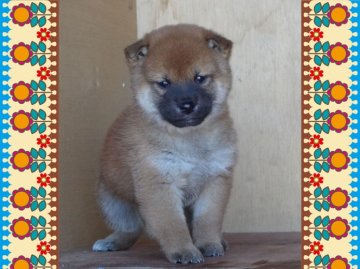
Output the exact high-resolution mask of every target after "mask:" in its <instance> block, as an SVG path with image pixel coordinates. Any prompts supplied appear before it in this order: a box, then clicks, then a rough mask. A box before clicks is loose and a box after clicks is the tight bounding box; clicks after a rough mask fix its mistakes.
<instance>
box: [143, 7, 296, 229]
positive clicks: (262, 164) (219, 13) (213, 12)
mask: <svg viewBox="0 0 360 269" xmlns="http://www.w3.org/2000/svg"><path fill="white" fill-rule="evenodd" d="M180 22H181V23H184V22H185V23H196V24H199V25H201V26H205V27H208V28H211V29H213V30H216V31H218V32H219V33H222V34H224V35H225V36H226V37H228V38H230V39H231V40H233V42H234V51H233V55H232V58H231V65H232V68H233V74H234V87H233V92H232V94H231V97H230V102H229V103H230V107H231V111H232V115H233V117H234V119H235V123H236V128H237V131H238V134H239V152H240V159H239V163H238V165H237V167H236V181H235V186H234V188H233V193H232V196H231V201H230V204H229V207H228V212H227V214H226V219H225V230H226V231H231V232H251V231H296V230H300V1H292V0H291V1H290V0H289V1H282V0H272V1H269V0H252V1H249V0H221V1H215V0H171V1H166V0H137V27H138V37H140V36H142V35H143V34H144V33H145V32H148V31H150V30H152V29H154V28H157V27H159V26H162V25H166V24H174V23H180Z"/></svg>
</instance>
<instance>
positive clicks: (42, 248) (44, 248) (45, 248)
mask: <svg viewBox="0 0 360 269" xmlns="http://www.w3.org/2000/svg"><path fill="white" fill-rule="evenodd" d="M37 251H39V252H40V254H41V255H46V254H47V253H48V252H50V244H48V243H47V242H46V241H41V242H40V244H39V245H37Z"/></svg>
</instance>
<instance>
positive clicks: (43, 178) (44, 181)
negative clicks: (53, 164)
mask: <svg viewBox="0 0 360 269" xmlns="http://www.w3.org/2000/svg"><path fill="white" fill-rule="evenodd" d="M37 183H39V184H40V186H41V187H46V186H47V185H48V184H50V183H51V181H50V177H49V176H48V174H45V173H44V174H40V176H38V177H37Z"/></svg>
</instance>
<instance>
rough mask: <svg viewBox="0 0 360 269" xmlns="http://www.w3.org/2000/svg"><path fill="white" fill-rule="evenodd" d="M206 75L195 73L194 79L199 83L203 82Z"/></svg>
mask: <svg viewBox="0 0 360 269" xmlns="http://www.w3.org/2000/svg"><path fill="white" fill-rule="evenodd" d="M206 78H207V76H201V75H195V77H194V81H195V82H196V83H199V84H203V83H204V82H205V80H206Z"/></svg>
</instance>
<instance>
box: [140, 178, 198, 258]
mask: <svg viewBox="0 0 360 269" xmlns="http://www.w3.org/2000/svg"><path fill="white" fill-rule="evenodd" d="M137 196H138V199H139V203H140V212H141V215H142V217H143V219H144V221H145V227H146V230H147V232H148V233H149V234H150V235H151V236H153V237H155V239H157V241H158V242H159V243H160V245H161V247H162V249H163V251H164V252H165V255H166V257H167V259H168V260H169V261H170V262H172V263H199V262H203V261H204V258H203V256H202V254H201V253H200V251H199V250H198V249H197V248H196V247H195V246H194V244H193V242H192V239H191V236H190V233H189V230H188V227H187V224H186V219H185V215H184V210H183V205H182V199H181V193H180V191H179V190H178V189H176V188H175V187H174V186H172V185H171V184H167V183H163V184H152V185H147V186H146V188H144V187H142V188H138V189H137Z"/></svg>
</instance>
